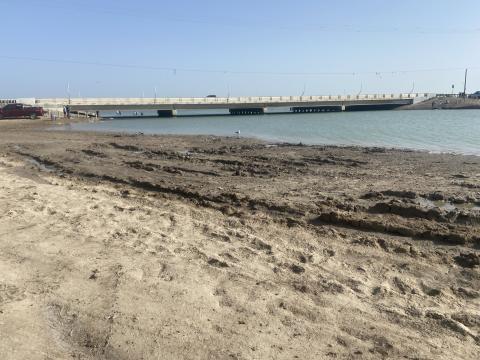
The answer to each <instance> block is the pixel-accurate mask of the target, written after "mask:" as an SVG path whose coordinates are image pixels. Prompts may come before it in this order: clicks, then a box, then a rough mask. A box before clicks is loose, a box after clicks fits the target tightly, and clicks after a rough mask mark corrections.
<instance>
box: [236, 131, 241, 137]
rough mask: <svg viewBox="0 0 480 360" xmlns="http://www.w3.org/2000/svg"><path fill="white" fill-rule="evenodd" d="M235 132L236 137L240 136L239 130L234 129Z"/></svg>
mask: <svg viewBox="0 0 480 360" xmlns="http://www.w3.org/2000/svg"><path fill="white" fill-rule="evenodd" d="M235 134H237V138H239V137H240V130H237V131H235Z"/></svg>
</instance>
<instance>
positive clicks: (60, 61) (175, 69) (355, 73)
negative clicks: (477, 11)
mask: <svg viewBox="0 0 480 360" xmlns="http://www.w3.org/2000/svg"><path fill="white" fill-rule="evenodd" d="M0 59H7V60H21V61H34V62H45V63H56V64H70V65H87V66H100V67H110V68H125V69H136V70H151V71H165V72H172V73H173V74H174V75H176V74H177V73H178V72H194V73H216V74H225V75H227V74H231V75H267V76H360V75H374V76H384V75H399V74H400V75H402V74H409V73H422V72H451V71H460V70H462V71H463V70H464V69H465V67H450V68H425V69H402V70H388V71H385V70H381V71H348V72H301V71H299V72H297V71H287V72H279V71H248V70H227V69H201V68H182V67H171V66H168V67H167V66H148V65H132V64H120V63H103V62H97V61H80V60H66V59H48V58H35V57H23V56H6V55H0ZM468 68H469V69H478V67H471V66H468Z"/></svg>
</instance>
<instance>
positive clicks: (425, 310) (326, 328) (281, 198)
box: [0, 120, 480, 360]
mask: <svg viewBox="0 0 480 360" xmlns="http://www.w3.org/2000/svg"><path fill="white" fill-rule="evenodd" d="M479 249H480V157H475V156H460V155H450V154H428V153H425V152H413V151H408V150H393V149H383V148H360V147H332V146H305V145H302V144H297V145H293V144H272V143H266V142H261V141H259V140H253V139H244V138H235V137H231V138H224V137H214V136H146V135H142V134H137V135H125V134H106V133H103V134H101V133H88V132H61V131H51V130H49V129H48V124H47V123H46V122H45V123H42V122H37V123H36V122H31V121H26V120H25V121H15V120H12V121H9V120H5V121H2V122H0V354H2V359H12V360H13V359H15V360H20V359H296V358H298V359H387V358H388V359H395V358H403V359H477V358H478V354H479V352H480V313H479V309H480V250H479Z"/></svg>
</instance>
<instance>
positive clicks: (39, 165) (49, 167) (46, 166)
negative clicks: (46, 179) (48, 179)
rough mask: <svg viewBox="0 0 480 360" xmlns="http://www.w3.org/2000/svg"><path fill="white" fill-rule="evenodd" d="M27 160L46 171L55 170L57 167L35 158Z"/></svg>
mask: <svg viewBox="0 0 480 360" xmlns="http://www.w3.org/2000/svg"><path fill="white" fill-rule="evenodd" d="M27 161H28V162H29V163H31V164H33V165H35V166H36V167H38V168H39V169H40V170H43V171H46V172H54V171H55V168H54V167H53V166H48V165H44V164H41V163H39V162H38V161H37V160H35V159H32V158H28V159H27Z"/></svg>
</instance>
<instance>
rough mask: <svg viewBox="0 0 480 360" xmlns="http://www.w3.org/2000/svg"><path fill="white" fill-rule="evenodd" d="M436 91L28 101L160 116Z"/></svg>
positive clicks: (382, 103)
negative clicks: (148, 112) (152, 112)
mask: <svg viewBox="0 0 480 360" xmlns="http://www.w3.org/2000/svg"><path fill="white" fill-rule="evenodd" d="M432 96H434V94H429V93H414V94H408V93H403V94H364V95H360V94H358V95H321V96H244V97H203V98H194V97H183V98H50V99H31V100H30V101H29V103H31V104H32V105H36V106H43V107H44V108H46V109H51V110H54V109H56V110H58V109H61V108H63V107H64V106H67V105H68V106H69V107H70V110H71V111H83V112H88V111H94V112H95V111H120V110H157V114H158V116H159V117H171V116H175V115H176V114H177V110H185V109H198V110H203V109H228V110H229V112H230V114H232V115H246V114H264V113H265V112H268V109H269V108H280V107H283V108H288V110H289V111H290V112H294V113H306V112H329V111H361V110H391V109H395V108H397V107H400V106H403V105H409V104H412V103H414V102H418V101H420V100H426V99H428V98H430V97H432Z"/></svg>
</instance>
